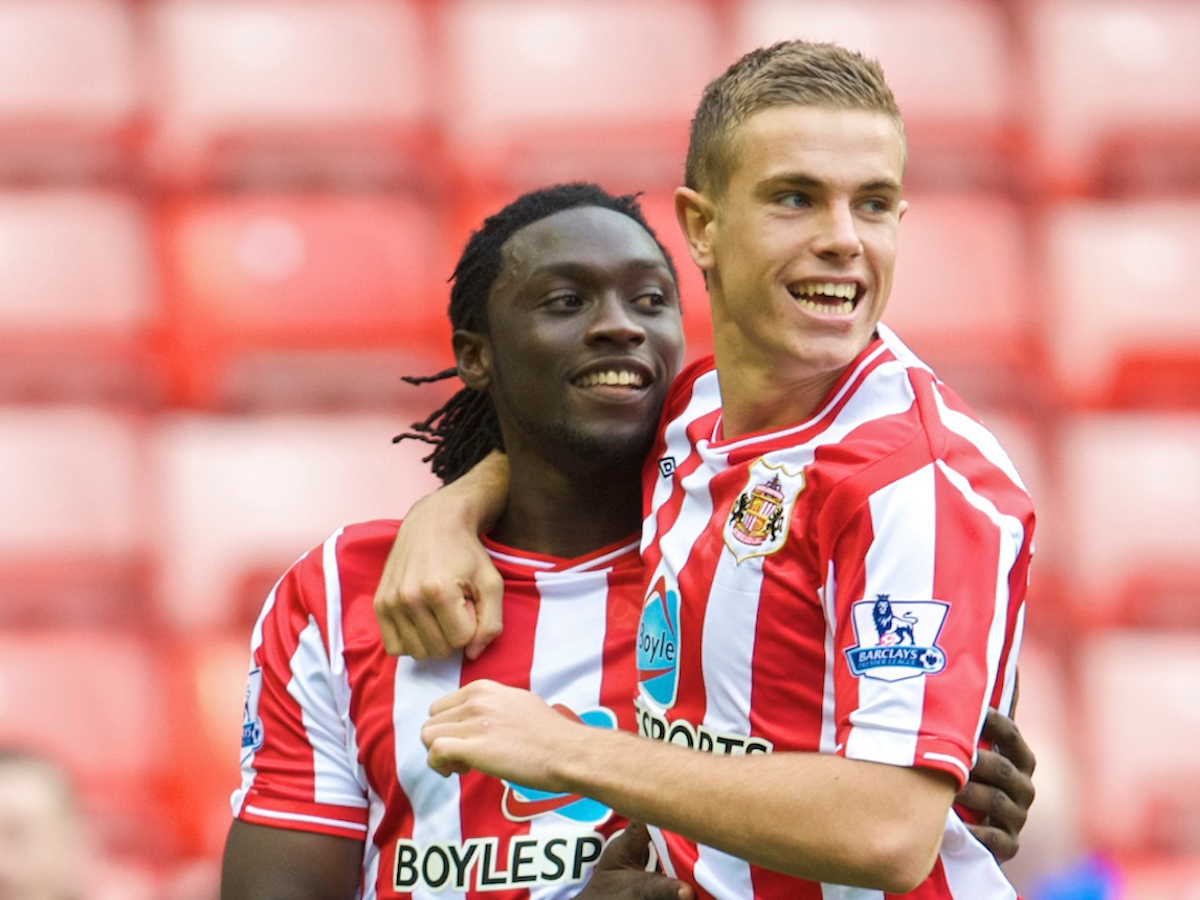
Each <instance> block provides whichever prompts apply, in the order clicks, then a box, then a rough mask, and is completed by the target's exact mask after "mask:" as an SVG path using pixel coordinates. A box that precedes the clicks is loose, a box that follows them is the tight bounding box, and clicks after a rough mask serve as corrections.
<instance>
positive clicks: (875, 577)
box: [846, 466, 937, 766]
mask: <svg viewBox="0 0 1200 900" xmlns="http://www.w3.org/2000/svg"><path fill="white" fill-rule="evenodd" d="M933 482H934V470H933V467H932V466H923V467H922V468H920V469H918V470H917V471H915V472H913V473H912V474H911V475H906V476H905V477H903V478H900V479H898V480H896V481H894V482H892V483H891V484H889V485H886V486H885V487H883V488H881V489H880V490H878V491H876V492H875V493H874V494H872V495H871V497H870V499H869V501H868V502H869V505H870V509H871V529H872V533H873V534H874V538H873V540H872V541H871V546H870V547H868V548H867V556H866V559H865V560H864V568H865V571H866V584H865V587H864V594H865V597H864V598H862V599H866V598H871V597H874V596H876V595H877V594H891V595H893V596H895V597H897V598H898V599H909V598H923V597H933V567H934V558H935V555H936V547H937V523H936V521H935V507H934V504H933V503H932V502H930V500H931V498H932V497H933V495H934V483H933ZM934 599H937V598H934ZM925 678H926V676H925V675H923V674H922V675H915V676H913V677H912V678H905V679H903V680H901V681H882V680H879V679H876V678H859V679H857V686H858V708H857V709H855V710H853V711H852V712H851V713H850V733H849V735H848V736H847V738H846V758H847V759H863V760H869V761H871V762H881V763H891V764H892V765H897V766H911V765H912V764H913V761H914V758H915V755H916V748H917V734H918V733H919V732H920V728H921V719H922V716H923V713H924V708H925Z"/></svg>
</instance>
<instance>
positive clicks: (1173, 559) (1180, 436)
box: [1046, 413, 1200, 628]
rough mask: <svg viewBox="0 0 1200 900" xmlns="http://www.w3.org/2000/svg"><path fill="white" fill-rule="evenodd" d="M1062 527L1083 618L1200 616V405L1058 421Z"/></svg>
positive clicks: (1166, 622) (1157, 620)
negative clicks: (1199, 410)
mask: <svg viewBox="0 0 1200 900" xmlns="http://www.w3.org/2000/svg"><path fill="white" fill-rule="evenodd" d="M1057 455H1058V459H1057V465H1056V469H1055V470H1056V471H1057V473H1058V479H1059V482H1060V493H1061V501H1062V505H1061V508H1060V512H1061V516H1060V518H1059V519H1058V520H1057V521H1055V520H1048V521H1047V522H1046V525H1047V527H1048V528H1054V529H1060V530H1061V535H1060V538H1059V541H1060V546H1061V547H1062V548H1063V551H1064V560H1065V561H1066V568H1067V577H1068V579H1069V584H1070V586H1071V600H1072V605H1073V609H1074V611H1075V621H1076V623H1077V625H1078V627H1081V628H1083V627H1091V628H1094V627H1102V626H1104V625H1106V624H1108V623H1112V622H1117V623H1126V624H1130V625H1154V626H1156V627H1170V626H1175V627H1195V626H1197V625H1200V557H1198V554H1197V548H1200V519H1197V516H1196V510H1197V509H1200V415H1197V414H1195V413H1192V414H1166V413H1164V414H1152V413H1107V414H1098V413H1097V414H1078V415H1075V416H1072V417H1070V418H1068V419H1067V420H1065V421H1064V422H1063V424H1062V426H1061V427H1060V435H1059V439H1058V446H1057Z"/></svg>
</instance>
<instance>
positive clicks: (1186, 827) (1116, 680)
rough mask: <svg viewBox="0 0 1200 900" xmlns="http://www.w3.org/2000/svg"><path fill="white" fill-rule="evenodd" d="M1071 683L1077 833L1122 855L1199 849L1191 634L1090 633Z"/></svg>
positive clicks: (1199, 765)
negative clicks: (1083, 786) (1075, 707)
mask: <svg viewBox="0 0 1200 900" xmlns="http://www.w3.org/2000/svg"><path fill="white" fill-rule="evenodd" d="M1079 685H1080V689H1081V691H1082V698H1081V699H1082V713H1083V717H1084V723H1083V724H1084V728H1085V732H1084V740H1083V741H1082V742H1081V743H1080V747H1081V748H1085V749H1084V750H1083V752H1082V753H1081V754H1080V756H1081V759H1080V762H1081V763H1082V764H1083V765H1084V767H1085V770H1084V771H1085V773H1086V774H1085V777H1086V782H1087V784H1088V790H1087V792H1086V793H1081V794H1080V797H1079V799H1080V800H1081V801H1082V803H1083V806H1082V808H1081V809H1080V820H1081V822H1082V823H1084V830H1085V835H1086V837H1087V838H1089V839H1090V842H1091V843H1092V845H1093V846H1100V847H1105V848H1109V849H1110V850H1111V851H1112V852H1114V853H1118V854H1122V855H1123V854H1135V853H1138V852H1143V853H1155V852H1156V853H1159V854H1169V853H1180V852H1181V851H1183V852H1188V851H1190V852H1191V853H1192V854H1197V853H1200V801H1197V799H1196V797H1197V793H1196V788H1197V787H1200V758H1198V757H1197V755H1196V752H1195V748H1196V746H1197V744H1198V743H1200V707H1197V704H1196V702H1195V693H1196V687H1197V685H1200V634H1197V633H1196V632H1191V633H1180V632H1178V631H1177V630H1173V629H1130V630H1123V629H1114V630H1110V631H1107V632H1104V633H1100V634H1096V635H1093V636H1091V637H1089V638H1088V639H1087V640H1086V641H1085V642H1084V644H1083V645H1082V647H1081V649H1080V664H1079ZM1121 896H1122V897H1125V896H1127V895H1126V894H1124V893H1122V895H1121ZM1129 896H1133V895H1132V894H1130V895H1129ZM1150 896H1163V897H1165V896H1177V897H1182V896H1186V894H1184V893H1173V892H1172V893H1168V894H1155V895H1150Z"/></svg>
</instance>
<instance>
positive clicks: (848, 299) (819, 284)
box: [788, 281, 862, 316]
mask: <svg viewBox="0 0 1200 900" xmlns="http://www.w3.org/2000/svg"><path fill="white" fill-rule="evenodd" d="M788 293H790V294H791V295H792V296H793V297H794V298H795V299H796V302H797V303H799V304H800V306H802V307H803V308H804V309H807V310H809V311H810V312H815V313H819V314H821V315H834V316H843V315H849V314H850V313H852V312H854V307H855V306H856V305H857V304H858V298H859V296H860V294H861V293H862V291H861V288H860V287H859V285H858V284H857V283H856V282H853V281H806V282H804V283H803V284H799V285H791V286H789V287H788Z"/></svg>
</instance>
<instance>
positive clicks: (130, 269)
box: [0, 188, 165, 406]
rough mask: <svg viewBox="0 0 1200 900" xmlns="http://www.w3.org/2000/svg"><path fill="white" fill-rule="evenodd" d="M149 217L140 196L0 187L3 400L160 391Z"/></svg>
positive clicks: (142, 401) (127, 396) (145, 397)
mask: <svg viewBox="0 0 1200 900" xmlns="http://www.w3.org/2000/svg"><path fill="white" fill-rule="evenodd" d="M146 219H147V217H146V215H145V212H144V210H143V208H142V206H141V204H139V203H138V202H137V201H136V200H135V199H134V198H133V197H131V196H129V195H126V194H122V193H114V192H108V191H90V190H89V191H85V190H75V189H67V188H41V189H36V190H4V191H0V399H3V400H4V401H14V400H21V401H25V400H34V401H88V402H95V401H101V402H128V403H131V404H134V405H143V406H146V405H153V404H155V403H158V402H161V400H162V399H163V393H164V387H165V385H164V384H163V381H162V373H161V372H160V370H159V368H158V365H157V362H156V360H155V359H154V357H153V354H152V351H151V337H152V334H153V332H154V329H155V328H156V327H157V325H158V318H159V312H160V309H159V305H158V296H157V293H156V285H155V281H154V277H155V273H154V260H153V257H152V254H151V246H150V242H149V238H150V235H149V229H148V223H147V220H146Z"/></svg>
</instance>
